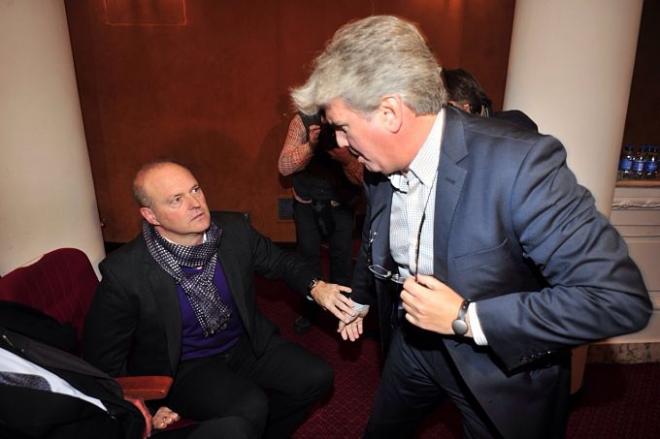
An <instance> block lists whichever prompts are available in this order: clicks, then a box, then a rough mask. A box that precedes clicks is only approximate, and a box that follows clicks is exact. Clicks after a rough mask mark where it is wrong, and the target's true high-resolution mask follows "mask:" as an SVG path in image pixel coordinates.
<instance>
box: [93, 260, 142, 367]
mask: <svg viewBox="0 0 660 439" xmlns="http://www.w3.org/2000/svg"><path fill="white" fill-rule="evenodd" d="M100 269H101V274H102V276H103V278H102V280H101V283H100V284H99V286H98V287H97V289H96V294H95V295H94V299H93V300H92V304H91V306H90V309H89V312H88V313H87V317H86V319H85V330H84V333H83V357H84V358H85V360H87V361H89V362H90V363H91V364H93V365H94V366H96V367H98V368H99V369H101V370H103V371H104V372H106V373H107V374H109V375H112V376H120V375H125V374H126V361H127V358H128V355H129V350H130V348H131V339H132V336H133V333H134V331H135V328H136V326H137V322H138V318H139V315H138V314H139V313H138V306H137V304H134V300H135V298H132V297H131V296H130V295H129V294H127V292H126V290H125V289H124V288H123V287H122V285H121V283H120V282H119V280H118V279H117V277H116V275H115V274H114V273H113V272H112V270H111V269H110V268H108V267H107V265H105V264H103V263H102V264H101V266H100Z"/></svg>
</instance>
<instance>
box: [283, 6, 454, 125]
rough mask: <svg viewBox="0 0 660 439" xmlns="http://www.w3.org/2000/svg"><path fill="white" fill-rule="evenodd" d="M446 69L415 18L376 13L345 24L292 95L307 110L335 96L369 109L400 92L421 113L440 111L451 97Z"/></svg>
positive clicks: (357, 107) (362, 109)
mask: <svg viewBox="0 0 660 439" xmlns="http://www.w3.org/2000/svg"><path fill="white" fill-rule="evenodd" d="M440 71H441V69H440V66H439V65H438V63H437V61H436V59H435V57H434V56H433V54H432V53H431V50H430V49H429V47H428V46H427V44H426V41H425V40H424V37H423V36H422V34H421V33H420V32H419V30H418V29H417V27H416V26H415V25H414V24H412V23H410V22H407V21H405V20H402V19H400V18H397V17H394V16H388V15H375V16H371V17H367V18H364V19H361V20H358V21H354V22H350V23H348V24H345V25H344V26H342V27H341V28H339V29H338V30H337V32H335V35H334V36H333V37H332V40H330V42H329V43H328V45H327V47H326V48H325V50H324V51H323V53H321V54H320V55H319V56H318V57H317V58H316V60H315V61H314V70H313V71H312V74H311V75H310V77H309V79H308V80H307V82H306V83H305V84H304V85H302V86H300V87H298V88H295V89H292V91H291V97H292V99H293V102H294V104H295V105H296V107H297V108H298V110H300V111H302V112H303V113H305V114H315V113H317V112H318V111H319V110H320V109H322V108H324V107H325V106H326V105H328V104H329V103H330V101H332V100H333V99H335V98H341V99H343V100H344V101H345V102H346V103H347V104H348V105H349V106H350V107H351V108H352V109H354V110H357V111H359V112H362V113H364V114H368V113H371V112H372V111H374V110H375V109H376V108H378V106H379V105H380V101H381V98H382V97H383V96H385V95H388V94H398V95H400V96H401V98H402V99H403V101H404V103H405V104H406V105H407V106H408V107H410V108H411V109H412V110H413V111H414V112H415V113H416V114H418V115H423V114H435V113H437V112H438V111H440V108H441V107H442V105H444V104H445V103H446V102H447V92H446V91H445V88H444V86H443V84H442V80H441V78H440Z"/></svg>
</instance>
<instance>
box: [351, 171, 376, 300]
mask: <svg viewBox="0 0 660 439" xmlns="http://www.w3.org/2000/svg"><path fill="white" fill-rule="evenodd" d="M364 177H365V183H367V184H365V185H364V186H365V189H364V191H365V197H366V199H367V211H366V213H365V217H364V218H365V221H364V226H363V227H362V242H361V243H360V250H359V252H358V255H357V260H356V261H355V269H354V270H353V282H352V284H351V290H352V292H351V300H353V301H354V302H356V303H359V304H362V305H372V304H373V303H374V302H375V297H374V291H375V290H374V285H373V275H372V274H371V272H370V271H369V267H368V265H369V264H368V262H367V261H368V258H369V255H368V252H369V251H370V248H369V240H370V239H371V237H370V236H369V232H370V222H371V221H370V220H371V213H372V212H371V194H370V192H371V191H370V187H371V186H370V185H369V184H368V182H369V181H371V179H372V178H373V175H372V174H371V173H370V172H365V174H364Z"/></svg>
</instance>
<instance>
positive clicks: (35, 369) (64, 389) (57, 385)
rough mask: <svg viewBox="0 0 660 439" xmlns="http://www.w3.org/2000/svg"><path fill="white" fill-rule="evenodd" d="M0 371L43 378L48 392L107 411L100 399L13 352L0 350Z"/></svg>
mask: <svg viewBox="0 0 660 439" xmlns="http://www.w3.org/2000/svg"><path fill="white" fill-rule="evenodd" d="M0 370H1V371H5V372H16V373H25V374H31V375H37V376H40V377H43V378H44V379H45V380H46V381H48V384H49V385H50V391H51V392H54V393H59V394H61V395H69V396H73V397H74V398H78V399H82V400H84V401H87V402H89V403H90V404H94V405H95V406H97V407H99V408H100V409H102V410H104V411H106V412H107V411H108V409H107V408H106V407H105V405H104V404H103V403H102V402H101V400H100V399H97V398H93V397H91V396H88V395H85V394H84V393H82V392H81V391H79V390H78V389H76V388H75V387H73V386H72V385H71V384H69V383H67V382H66V381H65V380H63V379H62V378H60V377H58V376H57V375H55V374H54V373H52V372H50V371H49V370H46V369H44V368H43V367H41V366H38V365H36V364H34V363H32V362H31V361H28V360H26V359H25V358H22V357H19V356H18V355H16V354H14V353H13V352H9V351H8V350H6V349H3V348H0Z"/></svg>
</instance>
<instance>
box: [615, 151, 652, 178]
mask: <svg viewBox="0 0 660 439" xmlns="http://www.w3.org/2000/svg"><path fill="white" fill-rule="evenodd" d="M659 154H660V146H657V145H640V146H639V147H638V148H635V147H634V146H633V145H625V146H624V147H623V150H622V152H621V158H620V160H619V169H618V172H617V180H618V182H617V186H647V185H651V186H655V184H652V183H655V182H657V180H658V155H659ZM628 183H632V184H628Z"/></svg>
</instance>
